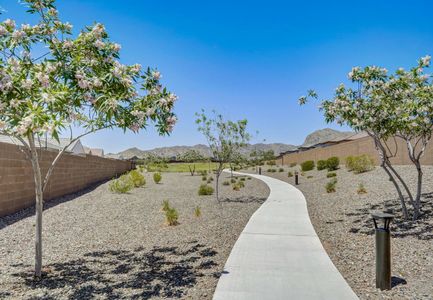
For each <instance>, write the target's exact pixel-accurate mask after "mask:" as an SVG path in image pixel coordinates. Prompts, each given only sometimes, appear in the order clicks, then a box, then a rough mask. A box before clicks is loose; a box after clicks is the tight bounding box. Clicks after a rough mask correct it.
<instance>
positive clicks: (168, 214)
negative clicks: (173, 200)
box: [165, 207, 179, 226]
mask: <svg viewBox="0 0 433 300" xmlns="http://www.w3.org/2000/svg"><path fill="white" fill-rule="evenodd" d="M178 218H179V214H178V213H177V210H176V209H175V208H173V207H169V208H168V210H167V211H165V219H166V220H167V224H168V225H169V226H175V225H177V224H179V223H178V222H177V220H178Z"/></svg>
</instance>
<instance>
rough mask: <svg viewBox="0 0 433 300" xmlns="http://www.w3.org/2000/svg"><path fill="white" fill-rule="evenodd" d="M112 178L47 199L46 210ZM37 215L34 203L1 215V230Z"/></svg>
mask: <svg viewBox="0 0 433 300" xmlns="http://www.w3.org/2000/svg"><path fill="white" fill-rule="evenodd" d="M110 180H111V179H107V180H103V181H99V182H97V183H94V184H92V185H90V186H88V187H87V188H85V189H82V190H80V191H77V192H74V193H71V194H67V195H64V196H60V197H57V198H53V199H49V200H45V201H44V211H45V210H47V209H50V208H51V207H54V206H57V205H59V204H62V203H65V202H69V201H71V200H74V199H76V198H78V197H81V196H83V195H85V194H87V193H90V192H92V191H94V190H95V189H97V188H98V187H99V186H100V185H102V184H104V183H106V182H107V181H110ZM34 215H35V205H32V206H30V207H27V208H24V209H22V210H20V211H18V212H16V213H14V214H11V215H7V216H4V217H0V230H1V229H3V228H5V227H7V226H9V225H12V224H14V223H15V222H19V221H21V220H23V219H26V218H28V217H32V216H34Z"/></svg>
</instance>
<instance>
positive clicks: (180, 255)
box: [13, 241, 218, 299]
mask: <svg viewBox="0 0 433 300" xmlns="http://www.w3.org/2000/svg"><path fill="white" fill-rule="evenodd" d="M216 254H217V252H216V251H214V250H213V249H211V248H209V247H207V246H206V245H203V244H199V243H197V241H193V242H191V244H190V245H189V246H188V247H187V248H186V249H179V248H178V247H154V248H153V249H151V250H148V251H146V250H144V249H143V248H137V249H135V250H133V251H131V250H107V251H98V252H90V253H86V254H85V255H84V256H83V257H82V258H81V259H77V260H70V261H67V262H61V263H54V264H50V265H47V266H46V267H45V268H44V272H43V277H42V279H41V280H40V281H35V280H34V278H33V273H32V272H31V271H26V272H19V273H15V274H13V276H16V277H19V278H21V279H22V280H23V282H24V284H25V285H26V286H28V287H29V288H32V289H35V288H36V289H37V288H39V289H43V290H44V291H45V293H46V295H44V297H43V299H46V297H47V296H49V297H50V294H52V293H50V292H49V290H56V291H55V293H56V294H57V295H58V294H59V293H62V294H63V295H65V294H66V292H67V294H68V299H91V298H94V297H96V298H99V297H102V298H104V299H149V298H152V297H165V298H170V299H173V298H181V297H184V296H185V293H186V291H187V289H188V288H191V287H193V286H194V285H195V284H196V283H197V278H199V277H203V276H208V277H215V274H216V273H218V272H216V271H215V270H212V269H215V268H216V267H217V266H218V265H217V264H216V263H215V262H214V261H213V260H212V257H213V256H215V255H216ZM53 293H54V291H53ZM65 296H66V295H65Z"/></svg>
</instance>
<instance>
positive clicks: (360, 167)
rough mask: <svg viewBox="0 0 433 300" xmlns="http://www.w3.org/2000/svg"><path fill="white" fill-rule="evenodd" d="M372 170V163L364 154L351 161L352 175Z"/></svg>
mask: <svg viewBox="0 0 433 300" xmlns="http://www.w3.org/2000/svg"><path fill="white" fill-rule="evenodd" d="M373 169H374V161H373V159H372V158H371V157H369V156H368V155H366V154H363V155H360V156H355V157H354V159H353V166H352V170H353V172H354V173H356V174H359V173H364V172H368V171H371V170H373Z"/></svg>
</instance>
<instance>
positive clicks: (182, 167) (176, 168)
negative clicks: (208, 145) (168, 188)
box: [149, 162, 218, 172]
mask: <svg viewBox="0 0 433 300" xmlns="http://www.w3.org/2000/svg"><path fill="white" fill-rule="evenodd" d="M193 165H195V171H196V172H200V171H208V172H209V169H210V170H214V169H216V168H217V167H218V164H217V163H208V162H198V163H169V164H167V168H163V169H161V170H160V171H161V172H189V168H188V167H189V166H191V167H193ZM149 171H150V172H153V171H158V170H157V169H156V167H150V168H149Z"/></svg>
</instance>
